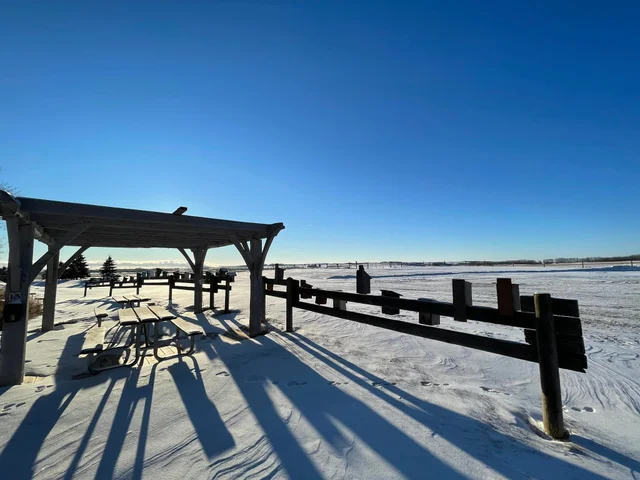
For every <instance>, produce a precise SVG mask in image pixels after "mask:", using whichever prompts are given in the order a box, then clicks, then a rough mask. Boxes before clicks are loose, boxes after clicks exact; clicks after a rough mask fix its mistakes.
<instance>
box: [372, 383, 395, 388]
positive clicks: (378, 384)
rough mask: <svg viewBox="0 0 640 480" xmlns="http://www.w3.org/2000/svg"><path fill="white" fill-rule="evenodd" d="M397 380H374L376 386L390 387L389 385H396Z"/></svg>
mask: <svg viewBox="0 0 640 480" xmlns="http://www.w3.org/2000/svg"><path fill="white" fill-rule="evenodd" d="M395 384H396V382H373V383H372V385H373V386H374V387H388V386H389V385H395Z"/></svg>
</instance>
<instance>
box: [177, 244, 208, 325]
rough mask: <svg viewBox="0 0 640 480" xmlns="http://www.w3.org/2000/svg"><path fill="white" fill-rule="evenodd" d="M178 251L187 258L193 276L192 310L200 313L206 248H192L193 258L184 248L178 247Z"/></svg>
mask: <svg viewBox="0 0 640 480" xmlns="http://www.w3.org/2000/svg"><path fill="white" fill-rule="evenodd" d="M178 250H180V253H182V255H183V256H184V258H186V259H187V262H188V263H189V266H190V267H191V271H192V272H193V275H194V277H195V279H194V283H193V287H194V288H193V311H194V312H195V313H202V280H203V274H204V259H205V257H206V256H207V249H206V248H198V249H195V248H194V249H192V250H191V251H192V252H193V260H191V258H190V257H189V254H188V253H187V251H186V250H185V249H184V248H179V249H178Z"/></svg>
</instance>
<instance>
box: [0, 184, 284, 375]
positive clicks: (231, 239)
mask: <svg viewBox="0 0 640 480" xmlns="http://www.w3.org/2000/svg"><path fill="white" fill-rule="evenodd" d="M184 211H186V208H184V207H181V208H180V209H178V210H176V212H174V214H171V213H161V212H150V211H145V210H133V209H126V208H115V207H105V206H97V205H86V204H79V203H69V202H58V201H52V200H41V199H35V198H26V197H17V198H16V197H13V196H12V195H11V194H9V193H8V192H6V191H3V190H0V216H2V217H3V218H4V219H5V221H6V223H7V233H8V237H9V281H8V282H7V288H6V293H5V295H6V304H7V305H10V307H9V308H10V309H11V310H10V311H11V312H12V313H11V315H8V316H5V317H6V318H7V320H6V322H5V324H4V325H3V326H2V328H3V334H2V353H3V355H2V363H0V386H4V385H14V384H19V383H22V379H23V376H24V360H25V350H26V332H27V312H28V302H29V288H30V285H31V282H32V281H33V280H34V279H35V278H36V277H37V275H38V274H39V273H40V271H42V269H43V268H44V266H45V265H47V279H46V282H45V302H44V313H43V323H42V329H43V331H47V330H50V329H51V328H53V325H54V314H55V298H56V290H57V281H58V278H59V277H60V276H61V275H62V272H64V270H65V269H66V268H67V267H68V266H69V264H70V263H71V262H72V261H73V260H74V259H75V258H77V257H78V256H79V255H81V254H82V253H83V252H84V251H86V250H87V249H88V248H90V247H123V248H152V247H157V248H176V249H178V250H179V251H180V252H181V253H182V254H183V255H184V257H185V258H186V259H187V262H188V263H189V265H190V267H191V269H192V270H193V273H194V275H195V277H196V282H195V284H196V288H195V291H194V309H195V311H196V312H197V313H198V312H201V311H202V279H203V275H204V259H205V257H206V255H207V251H208V250H209V249H210V248H218V247H224V246H227V245H235V246H236V247H237V248H238V250H239V252H240V254H241V255H242V257H243V259H244V261H245V263H246V264H247V266H248V268H249V271H250V274H251V312H250V322H249V332H250V334H251V335H252V336H254V335H257V334H258V333H259V332H260V330H261V323H262V321H263V320H264V313H265V312H264V293H263V288H262V269H263V267H264V261H265V257H266V254H267V252H268V250H269V247H270V246H271V243H272V241H273V238H274V237H275V236H276V235H277V234H278V232H280V230H282V229H283V228H284V225H283V224H282V223H274V224H262V223H250V222H238V221H232V220H220V219H213V218H205V217H193V216H187V215H182V213H184ZM34 239H35V240H38V241H41V242H43V243H45V244H46V245H48V250H47V252H46V253H45V254H44V255H42V257H41V258H40V259H38V260H37V261H36V262H35V263H34V262H33V242H34ZM263 239H264V240H265V245H264V249H263V247H262V240H263ZM64 246H78V247H80V248H79V249H78V250H77V251H76V252H75V253H74V254H73V255H72V256H71V257H70V258H69V259H68V260H67V261H66V262H65V263H64V264H63V265H62V267H61V268H60V269H59V268H58V264H59V259H60V250H61V248H62V247H64ZM188 250H190V251H191V252H192V254H193V259H191V257H190V256H189V254H188V253H187V251H188Z"/></svg>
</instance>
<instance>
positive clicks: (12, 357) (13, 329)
mask: <svg viewBox="0 0 640 480" xmlns="http://www.w3.org/2000/svg"><path fill="white" fill-rule="evenodd" d="M10 220H11V221H7V235H8V237H9V245H10V251H9V271H10V274H9V282H8V283H7V285H6V293H5V295H6V297H5V301H6V302H7V303H14V304H15V305H17V307H16V311H15V317H14V318H13V319H12V321H9V318H7V319H5V322H4V325H3V330H2V361H1V363H0V387H4V386H8V385H20V384H21V383H22V381H23V380H24V365H25V359H26V352H27V320H28V316H29V290H30V287H31V267H32V262H33V241H34V230H35V229H34V226H33V224H30V223H26V224H22V225H18V222H17V220H16V219H15V218H12V219H10Z"/></svg>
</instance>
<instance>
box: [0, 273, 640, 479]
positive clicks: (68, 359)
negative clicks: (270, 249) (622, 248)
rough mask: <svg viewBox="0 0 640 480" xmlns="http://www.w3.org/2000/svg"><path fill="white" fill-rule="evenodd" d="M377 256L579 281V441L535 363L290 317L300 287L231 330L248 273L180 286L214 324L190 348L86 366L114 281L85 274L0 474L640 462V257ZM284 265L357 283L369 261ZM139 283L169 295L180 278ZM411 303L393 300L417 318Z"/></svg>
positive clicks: (433, 472)
mask: <svg viewBox="0 0 640 480" xmlns="http://www.w3.org/2000/svg"><path fill="white" fill-rule="evenodd" d="M368 272H369V273H370V274H371V275H372V277H373V278H372V283H371V287H372V293H376V294H377V293H379V292H378V291H379V289H380V288H388V289H392V290H395V291H398V292H399V293H402V294H403V295H405V297H407V298H417V297H428V298H433V299H436V300H443V301H445V300H446V301H451V279H452V278H464V279H466V280H468V281H470V282H472V283H473V299H474V304H475V305H492V306H495V302H496V299H495V285H494V283H493V282H495V279H496V278H497V277H510V278H512V279H513V281H514V282H515V283H519V284H520V291H521V293H522V294H532V293H534V292H548V293H551V294H552V295H554V296H557V297H564V298H573V299H577V300H578V301H579V304H580V311H581V316H582V319H583V330H584V333H585V342H586V345H587V347H586V350H587V356H588V361H589V368H588V370H587V373H586V374H580V373H575V372H565V371H561V381H562V389H563V403H564V405H565V422H566V424H567V427H568V428H569V429H570V431H571V434H572V435H571V441H569V442H556V441H551V440H549V439H548V438H545V437H544V436H541V435H539V434H538V433H539V432H538V431H537V429H536V425H538V423H539V420H540V419H541V398H540V397H541V394H540V386H539V377H538V371H537V365H536V364H532V363H529V362H524V361H521V360H516V359H511V358H505V357H501V356H497V355H493V354H489V353H484V352H479V351H475V350H470V349H466V348H463V347H458V346H453V345H448V344H446V343H440V342H436V341H432V340H427V339H422V338H417V337H412V336H409V335H404V334H399V333H395V332H390V331H387V330H382V329H377V328H375V327H369V326H366V325H361V324H357V323H353V322H348V321H345V320H340V319H336V318H332V317H325V316H322V315H318V314H315V313H312V312H306V311H301V310H295V311H294V316H295V320H294V325H295V328H296V331H295V333H293V334H286V333H283V332H282V330H283V329H284V301H283V300H280V299H276V298H271V297H269V298H268V299H267V317H268V319H269V321H270V323H271V325H272V327H273V331H272V332H270V333H269V334H268V335H265V336H261V337H259V338H257V339H255V340H244V341H238V340H235V339H233V338H230V337H228V336H227V335H222V333H224V332H225V330H226V329H227V328H229V327H233V326H237V325H240V324H247V323H248V313H249V312H248V302H249V295H248V288H249V287H248V283H249V282H248V275H247V274H246V273H241V274H239V276H238V279H237V281H236V283H235V284H233V291H232V294H231V308H233V309H236V310H235V311H233V312H232V313H229V314H226V315H222V314H219V313H216V314H215V315H213V314H212V312H206V313H205V314H202V315H197V316H196V315H194V314H193V313H192V312H190V311H189V310H188V308H187V307H188V306H189V305H191V304H192V296H191V295H192V294H191V293H190V292H181V291H175V292H174V301H175V302H176V303H175V304H174V308H175V309H176V311H177V312H179V313H180V314H181V315H183V316H184V317H185V318H188V319H191V321H194V322H198V323H199V324H201V325H203V326H204V327H205V330H206V331H207V333H208V335H207V336H204V337H202V338H199V339H198V341H197V351H196V354H195V355H194V356H193V357H192V358H186V359H185V360H183V361H177V360H176V361H166V362H161V363H155V364H151V362H143V364H142V365H141V366H139V367H137V368H133V369H127V368H122V369H116V370H112V371H108V372H104V373H101V374H99V375H97V376H94V377H87V376H86V375H83V373H84V372H86V362H85V361H84V360H83V359H79V358H77V357H76V356H75V353H76V352H77V351H78V350H79V349H80V346H81V345H82V339H83V338H84V336H85V334H86V332H87V331H88V329H90V328H92V327H93V325H94V324H95V321H94V320H93V315H92V312H93V309H94V308H95V307H96V306H100V305H103V304H105V303H107V301H106V299H105V298H104V295H105V294H106V293H107V289H95V290H92V291H90V292H89V294H88V296H87V297H86V298H83V297H82V294H83V291H82V288H81V287H80V285H79V283H78V282H75V281H70V282H65V283H63V284H61V286H60V288H59V291H58V305H57V319H56V320H57V322H62V323H63V324H61V325H59V326H58V327H56V329H55V330H53V331H52V332H48V333H46V334H41V333H40V332H39V331H38V330H37V329H38V326H39V323H40V320H39V319H34V320H32V321H31V323H30V333H29V337H28V345H27V358H28V360H29V361H28V363H27V373H28V374H29V375H30V377H29V379H30V380H37V381H35V382H34V383H25V384H23V385H21V386H18V387H12V388H4V389H0V478H1V479H3V480H4V479H22V478H31V477H35V478H62V479H71V478H99V479H108V478H126V479H129V478H148V479H156V478H162V479H199V478H220V479H224V478H256V479H257V478H295V479H313V478H349V479H376V478H380V479H388V478H580V479H589V478H629V479H640V359H639V354H640V268H637V267H636V268H635V269H634V268H631V267H623V266H618V267H612V268H606V267H603V268H594V269H588V268H585V269H581V268H579V267H578V268H574V267H568V268H567V267H564V268H563V267H558V268H545V269H543V268H540V267H538V268H527V267H524V268H523V267H517V266H516V267H495V268H494V267H477V268H472V267H439V268H435V267H426V268H402V269H401V268H392V269H388V268H387V269H377V270H374V269H370V270H368ZM267 273H268V275H270V276H272V275H273V272H272V271H271V272H267ZM285 276H293V277H295V278H298V279H305V280H307V281H308V282H309V283H311V284H313V285H314V286H316V287H322V288H330V289H340V290H344V291H355V270H335V269H306V270H288V271H287V272H286V273H285ZM32 291H35V292H37V293H38V295H41V294H42V287H41V286H36V287H34V288H33V289H32ZM128 291H129V290H120V291H118V292H119V293H120V292H125V294H126V292H128ZM129 292H130V291H129ZM141 293H142V294H144V295H148V296H150V297H152V298H153V300H154V301H156V302H157V303H160V304H162V305H167V287H145V288H144V289H143V290H142V292H141ZM216 305H217V306H220V305H221V296H218V297H217V298H216ZM348 308H349V309H354V310H358V311H362V312H368V313H376V314H379V309H378V308H377V307H368V306H359V307H356V306H355V305H349V306H348ZM403 314H404V315H399V316H396V317H395V318H398V319H403V320H407V321H417V314H411V313H408V312H403ZM442 327H445V328H454V329H459V330H464V331H469V332H474V333H479V334H484V335H489V336H494V337H497V338H509V339H514V340H519V341H522V340H523V335H522V331H521V330H520V329H512V328H504V327H499V326H492V325H488V324H483V323H478V322H468V323H466V324H460V323H454V322H453V321H452V320H451V319H448V318H443V319H442ZM216 334H218V335H216Z"/></svg>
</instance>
